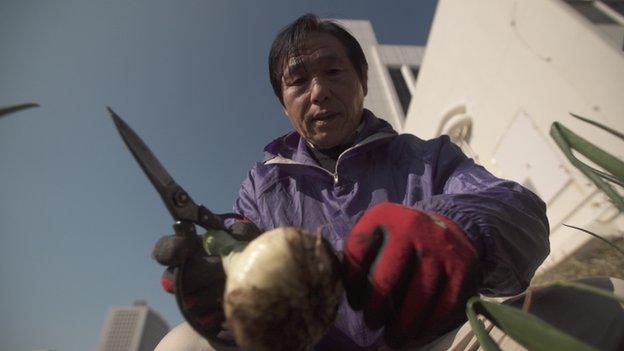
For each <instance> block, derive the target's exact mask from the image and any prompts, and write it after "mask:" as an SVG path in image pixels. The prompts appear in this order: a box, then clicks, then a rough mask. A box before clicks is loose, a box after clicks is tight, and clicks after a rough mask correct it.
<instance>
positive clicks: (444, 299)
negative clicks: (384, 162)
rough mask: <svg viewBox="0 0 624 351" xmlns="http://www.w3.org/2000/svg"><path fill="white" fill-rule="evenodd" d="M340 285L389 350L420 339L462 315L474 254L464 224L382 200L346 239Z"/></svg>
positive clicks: (473, 285)
mask: <svg viewBox="0 0 624 351" xmlns="http://www.w3.org/2000/svg"><path fill="white" fill-rule="evenodd" d="M344 258H345V260H344V265H345V267H344V268H345V289H346V292H347V299H348V301H349V304H350V305H351V306H352V307H353V308H354V309H355V310H363V315H364V322H365V323H366V325H367V326H368V327H369V328H371V329H373V330H375V329H379V328H381V327H385V331H384V339H385V342H386V344H388V345H389V346H392V347H400V346H402V345H404V344H405V343H406V342H408V341H415V342H416V343H417V344H424V343H426V342H429V341H431V340H432V339H433V338H434V337H436V336H439V335H441V334H442V333H444V332H446V331H448V330H450V329H452V328H454V327H456V326H458V325H459V324H461V323H462V322H463V321H464V320H465V319H466V317H465V312H464V311H465V306H466V301H467V300H468V298H469V297H471V296H473V295H476V294H477V279H478V278H477V271H478V258H477V254H476V251H475V249H474V247H473V246H472V244H471V242H470V241H469V240H468V238H467V236H466V234H465V233H464V232H463V231H462V229H461V228H460V227H459V226H458V225H457V224H455V223H454V222H453V221H451V220H449V219H448V218H446V217H444V216H441V215H439V214H435V213H430V212H423V211H419V210H416V209H411V208H408V207H405V206H401V205H397V204H392V203H388V202H385V203H382V204H379V205H377V206H375V207H373V208H371V209H369V210H368V211H367V212H366V213H364V215H363V216H362V217H361V218H360V219H359V221H358V222H357V223H356V225H355V227H354V228H353V229H352V230H351V232H350V234H349V236H348V237H347V241H346V247H345V255H344Z"/></svg>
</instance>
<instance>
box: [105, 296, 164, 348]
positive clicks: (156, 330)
mask: <svg viewBox="0 0 624 351" xmlns="http://www.w3.org/2000/svg"><path fill="white" fill-rule="evenodd" d="M168 331H169V326H168V325H167V323H166V322H165V321H164V319H163V318H162V317H160V316H159V315H158V314H157V313H155V312H154V311H152V310H150V309H149V307H147V305H145V304H144V303H142V302H139V303H135V305H133V306H126V307H112V308H110V309H109V311H108V314H107V316H106V322H105V323H104V327H103V328H102V335H101V340H100V344H99V345H98V348H97V350H98V351H148V350H153V349H154V348H155V347H156V345H157V344H158V342H159V341H160V340H161V339H162V338H163V336H165V334H167V332H168Z"/></svg>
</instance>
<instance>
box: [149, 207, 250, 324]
mask: <svg viewBox="0 0 624 351" xmlns="http://www.w3.org/2000/svg"><path fill="white" fill-rule="evenodd" d="M229 231H230V233H231V234H232V235H234V236H236V237H237V238H238V239H239V240H243V239H244V240H249V241H250V240H252V239H254V238H255V237H257V236H258V235H260V230H259V229H258V227H256V225H255V224H253V223H252V222H250V221H248V220H246V219H243V220H237V221H236V222H235V223H234V224H233V225H232V226H231V227H230V229H229ZM152 257H153V258H154V259H155V260H156V261H158V263H160V264H162V265H164V266H167V269H165V272H164V273H163V274H162V277H161V285H162V287H163V288H164V289H165V291H167V292H169V293H174V292H175V289H176V284H175V280H174V275H173V270H174V268H175V267H178V266H180V265H182V264H183V263H185V262H186V263H185V265H184V274H183V276H182V289H183V290H184V291H183V292H182V295H183V299H184V300H183V303H182V305H183V308H184V309H186V314H187V316H188V317H189V318H192V319H193V322H194V323H192V324H193V325H195V326H198V327H200V328H201V329H202V330H203V331H206V332H207V333H208V334H216V333H217V332H218V331H219V330H221V324H222V323H223V321H224V320H225V315H224V313H223V308H222V307H223V306H222V305H223V290H224V288H225V279H226V277H225V272H224V270H223V265H222V263H221V257H219V256H210V255H208V254H207V253H206V251H205V250H204V249H203V245H202V237H201V236H199V235H195V236H192V237H189V236H180V235H175V234H174V235H166V236H163V237H161V238H160V239H159V240H158V241H157V242H156V245H155V246H154V249H153V251H152Z"/></svg>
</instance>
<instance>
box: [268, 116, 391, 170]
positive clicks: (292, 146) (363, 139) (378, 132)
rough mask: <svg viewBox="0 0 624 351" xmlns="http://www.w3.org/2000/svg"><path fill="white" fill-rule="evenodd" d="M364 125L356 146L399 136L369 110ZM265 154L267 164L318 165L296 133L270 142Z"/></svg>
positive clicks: (304, 142)
mask: <svg viewBox="0 0 624 351" xmlns="http://www.w3.org/2000/svg"><path fill="white" fill-rule="evenodd" d="M362 124H363V126H362V130H361V131H360V132H359V133H358V135H357V136H356V138H355V142H354V146H358V145H363V144H367V143H369V142H372V141H375V140H379V139H381V138H384V137H390V136H395V135H397V132H396V131H395V130H394V129H392V126H390V124H388V122H386V121H384V120H382V119H380V118H377V117H376V116H375V115H374V114H373V113H372V112H371V111H369V110H367V109H364V111H363V112H362ZM264 152H265V154H264V161H265V162H266V161H269V160H271V159H274V158H276V157H277V158H280V159H282V160H283V159H287V160H290V161H294V162H296V163H303V164H312V165H316V164H317V162H316V160H314V158H313V157H312V155H311V152H310V150H309V149H308V145H307V143H306V141H305V139H304V138H302V137H301V135H300V134H299V133H297V132H294V131H293V132H290V133H288V134H286V135H283V136H281V137H279V138H277V139H275V140H273V141H272V142H270V143H269V144H268V145H267V146H266V147H265V148H264Z"/></svg>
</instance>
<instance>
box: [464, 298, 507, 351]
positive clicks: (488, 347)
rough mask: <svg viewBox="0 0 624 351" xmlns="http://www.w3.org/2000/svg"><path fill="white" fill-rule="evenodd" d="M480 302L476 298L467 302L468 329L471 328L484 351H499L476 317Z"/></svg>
mask: <svg viewBox="0 0 624 351" xmlns="http://www.w3.org/2000/svg"><path fill="white" fill-rule="evenodd" d="M481 301H482V300H481V299H479V298H478V297H472V298H470V300H468V304H467V305H466V315H467V316H468V322H470V327H472V331H473V332H474V334H475V336H476V337H477V340H479V343H480V344H481V347H482V348H483V349H484V350H485V351H501V349H500V347H498V345H497V344H496V342H494V340H493V339H492V337H490V333H488V331H487V330H485V326H484V325H483V322H481V320H479V318H478V317H477V312H476V310H477V307H476V305H478V304H479V303H480V302H481Z"/></svg>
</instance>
